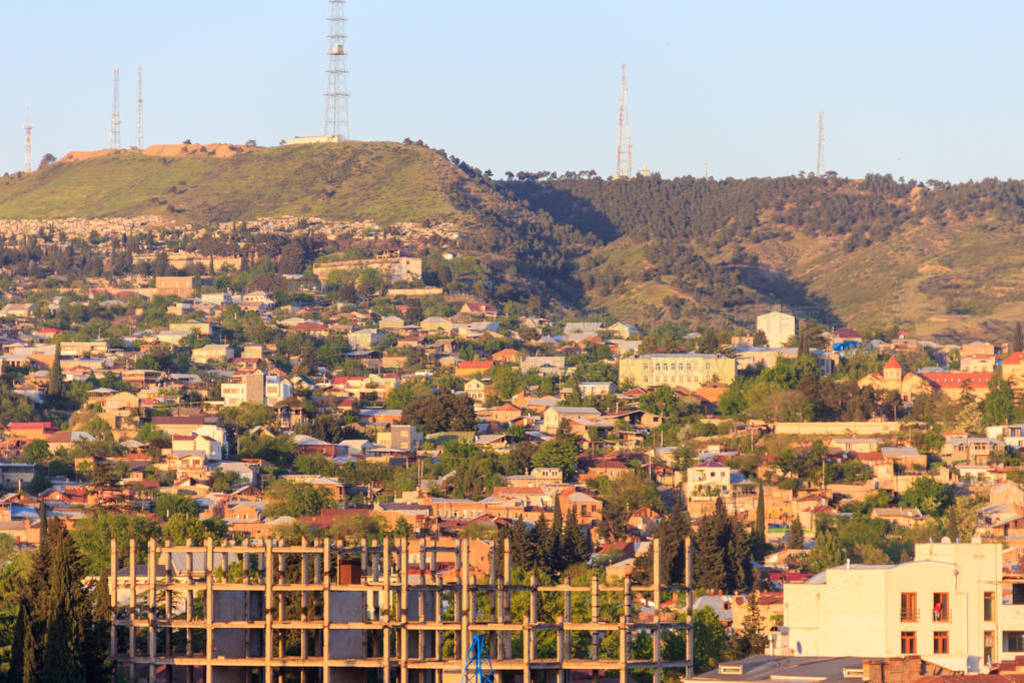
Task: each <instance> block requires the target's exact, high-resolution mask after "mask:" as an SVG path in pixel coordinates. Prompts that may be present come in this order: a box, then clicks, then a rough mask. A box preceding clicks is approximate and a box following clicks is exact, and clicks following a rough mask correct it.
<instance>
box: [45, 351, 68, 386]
mask: <svg viewBox="0 0 1024 683" xmlns="http://www.w3.org/2000/svg"><path fill="white" fill-rule="evenodd" d="M63 392H64V372H63V371H62V370H61V368H60V344H57V346H56V347H54V352H53V362H52V363H50V376H49V381H48V383H47V385H46V395H47V396H50V397H58V396H60V395H61V394H62V393H63Z"/></svg>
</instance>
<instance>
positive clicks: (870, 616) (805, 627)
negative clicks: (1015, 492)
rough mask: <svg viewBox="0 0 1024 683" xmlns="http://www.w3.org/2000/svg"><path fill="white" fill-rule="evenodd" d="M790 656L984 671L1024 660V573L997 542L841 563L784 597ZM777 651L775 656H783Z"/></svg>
mask: <svg viewBox="0 0 1024 683" xmlns="http://www.w3.org/2000/svg"><path fill="white" fill-rule="evenodd" d="M783 611H784V624H785V633H786V636H785V645H784V648H785V649H786V650H788V653H789V654H797V655H803V656H814V657H833V656H862V657H900V656H906V655H920V656H921V657H922V658H923V659H925V660H926V661H929V662H933V663H936V664H940V665H942V666H944V667H946V668H948V669H951V670H954V671H964V672H984V671H987V670H988V667H989V666H992V665H995V664H998V663H999V662H1001V661H1006V660H1011V659H1014V658H1015V657H1018V656H1020V655H1022V654H1024V574H1020V573H1013V572H1010V571H1006V570H1004V566H1003V548H1002V546H1001V545H999V544H996V543H951V542H949V539H943V540H942V542H940V543H918V544H916V545H915V546H914V560H913V561H911V562H904V563H902V564H896V565H856V564H854V565H851V564H847V565H843V566H838V567H833V568H831V569H827V570H825V571H823V572H821V573H820V574H817V575H816V576H814V577H812V578H811V579H809V580H808V581H807V582H806V583H802V584H786V585H785V587H784V592H783ZM786 653H787V652H783V653H782V654H786Z"/></svg>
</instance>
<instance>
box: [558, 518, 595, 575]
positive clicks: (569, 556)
mask: <svg viewBox="0 0 1024 683" xmlns="http://www.w3.org/2000/svg"><path fill="white" fill-rule="evenodd" d="M560 545H561V547H562V554H563V556H564V557H565V564H566V566H568V565H571V564H577V563H579V562H585V561H586V560H587V559H588V558H589V557H590V539H589V538H587V535H586V533H584V531H583V529H581V528H580V524H579V521H578V520H577V519H576V510H573V509H570V510H569V516H568V517H566V518H565V524H564V525H563V526H562V539H561V544H560Z"/></svg>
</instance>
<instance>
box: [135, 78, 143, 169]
mask: <svg viewBox="0 0 1024 683" xmlns="http://www.w3.org/2000/svg"><path fill="white" fill-rule="evenodd" d="M136 102H137V103H138V105H139V111H138V115H137V118H136V119H135V135H136V138H135V148H136V149H137V150H139V151H140V152H141V151H142V65H141V64H140V65H139V96H138V99H137V100H136Z"/></svg>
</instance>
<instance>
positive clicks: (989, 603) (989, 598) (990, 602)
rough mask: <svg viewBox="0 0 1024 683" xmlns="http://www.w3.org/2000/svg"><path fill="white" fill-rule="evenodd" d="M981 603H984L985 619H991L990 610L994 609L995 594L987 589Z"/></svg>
mask: <svg viewBox="0 0 1024 683" xmlns="http://www.w3.org/2000/svg"><path fill="white" fill-rule="evenodd" d="M982 604H983V605H984V612H985V621H992V612H993V611H994V610H995V604H996V594H995V593H992V592H991V591H987V592H986V593H985V595H984V596H983V600H982Z"/></svg>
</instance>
